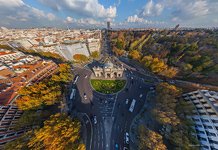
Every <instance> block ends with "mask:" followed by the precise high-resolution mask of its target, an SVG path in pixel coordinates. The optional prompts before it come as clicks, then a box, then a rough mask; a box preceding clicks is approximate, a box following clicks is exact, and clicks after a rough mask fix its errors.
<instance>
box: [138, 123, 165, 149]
mask: <svg viewBox="0 0 218 150" xmlns="http://www.w3.org/2000/svg"><path fill="white" fill-rule="evenodd" d="M138 133H139V150H145V149H146V150H166V149H167V148H166V146H165V145H164V144H163V138H162V136H161V135H160V134H158V133H156V132H154V131H151V130H149V129H147V128H145V127H144V126H143V125H141V126H139V129H138Z"/></svg>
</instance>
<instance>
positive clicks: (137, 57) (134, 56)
mask: <svg viewBox="0 0 218 150" xmlns="http://www.w3.org/2000/svg"><path fill="white" fill-rule="evenodd" d="M129 57H130V58H131V59H135V60H140V59H141V53H140V52H139V51H137V50H132V51H131V52H129Z"/></svg>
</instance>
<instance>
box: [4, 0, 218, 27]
mask: <svg viewBox="0 0 218 150" xmlns="http://www.w3.org/2000/svg"><path fill="white" fill-rule="evenodd" d="M217 14H218V0H0V20H1V22H0V26H5V27H12V28H30V27H44V26H52V27H60V28H66V27H72V28H73V27H77V28H89V27H105V25H106V21H111V24H112V27H113V28H129V27H136V28H140V27H174V26H175V25H176V24H180V25H181V26H184V27H214V26H215V27H217V26H218V16H217Z"/></svg>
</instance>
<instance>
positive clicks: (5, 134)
mask: <svg viewBox="0 0 218 150" xmlns="http://www.w3.org/2000/svg"><path fill="white" fill-rule="evenodd" d="M22 114H23V112H22V111H21V110H18V108H17V107H16V106H13V105H8V106H0V148H1V147H2V146H3V145H4V144H5V143H7V142H9V141H11V140H13V139H15V138H17V137H19V136H20V135H22V134H23V133H24V132H26V131H27V130H25V129H19V130H14V129H13V128H12V127H13V126H14V125H15V124H16V122H17V120H18V119H19V118H20V116H21V115H22Z"/></svg>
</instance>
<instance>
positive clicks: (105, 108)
mask: <svg viewBox="0 0 218 150" xmlns="http://www.w3.org/2000/svg"><path fill="white" fill-rule="evenodd" d="M98 104H99V110H100V113H101V115H102V116H103V117H110V116H111V115H112V111H113V107H114V104H115V97H114V96H113V97H110V98H104V99H103V98H102V99H101V98H100V100H99V101H98Z"/></svg>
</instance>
